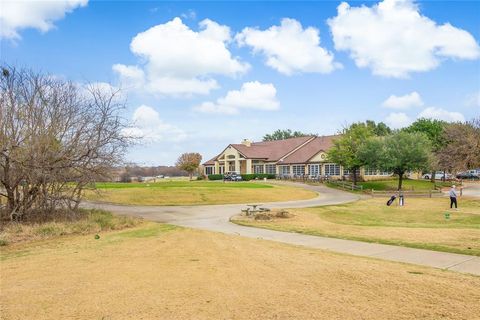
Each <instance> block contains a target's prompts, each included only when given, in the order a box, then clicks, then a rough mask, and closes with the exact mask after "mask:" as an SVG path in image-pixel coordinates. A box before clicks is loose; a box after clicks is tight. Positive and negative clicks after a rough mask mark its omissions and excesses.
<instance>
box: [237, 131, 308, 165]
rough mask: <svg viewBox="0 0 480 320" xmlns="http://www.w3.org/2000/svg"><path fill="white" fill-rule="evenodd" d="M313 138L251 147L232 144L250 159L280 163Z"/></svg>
mask: <svg viewBox="0 0 480 320" xmlns="http://www.w3.org/2000/svg"><path fill="white" fill-rule="evenodd" d="M311 139H313V136H306V137H298V138H290V139H285V140H276V141H262V142H253V143H252V144H251V145H250V147H247V146H246V145H244V144H232V147H234V148H235V149H237V150H238V151H239V152H240V153H241V154H243V155H244V156H245V157H247V158H250V159H264V160H266V161H278V160H280V158H281V157H283V156H285V155H286V154H288V153H290V152H292V151H293V150H295V149H296V148H298V147H299V146H301V145H302V144H304V143H305V142H307V141H308V140H311Z"/></svg>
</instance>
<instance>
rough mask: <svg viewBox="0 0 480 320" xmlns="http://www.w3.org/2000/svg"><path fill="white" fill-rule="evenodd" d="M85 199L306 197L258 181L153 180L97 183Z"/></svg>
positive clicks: (148, 201)
mask: <svg viewBox="0 0 480 320" xmlns="http://www.w3.org/2000/svg"><path fill="white" fill-rule="evenodd" d="M96 187H97V189H98V192H94V191H89V192H87V194H86V197H87V199H88V200H93V201H105V202H112V203H119V204H132V205H197V204H228V203H245V202H261V203H264V202H270V201H288V200H301V199H310V198H313V197H315V196H316V193H314V192H312V191H308V190H305V189H302V188H295V187H289V186H278V185H271V184H268V183H259V182H227V183H224V182H218V181H166V182H157V183H98V184H97V185H96Z"/></svg>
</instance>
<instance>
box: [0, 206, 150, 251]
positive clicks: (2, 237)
mask: <svg viewBox="0 0 480 320" xmlns="http://www.w3.org/2000/svg"><path fill="white" fill-rule="evenodd" d="M51 220H52V221H47V222H43V223H39V222H33V223H28V222H22V223H18V222H5V221H2V225H1V227H0V246H5V245H10V244H15V243H20V242H29V241H38V240H45V239H52V238H58V237H62V236H68V235H75V234H95V233H98V232H105V231H109V230H121V229H125V228H131V227H134V226H136V225H139V224H141V223H142V222H143V221H142V220H141V219H138V218H133V217H127V216H119V215H113V214H112V213H110V212H106V211H102V210H82V211H80V212H78V213H77V214H76V215H75V218H72V219H65V217H62V216H58V217H56V218H55V219H51Z"/></svg>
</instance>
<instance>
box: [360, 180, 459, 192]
mask: <svg viewBox="0 0 480 320" xmlns="http://www.w3.org/2000/svg"><path fill="white" fill-rule="evenodd" d="M452 184H455V182H449V181H446V182H442V181H436V182H434V183H432V182H431V181H430V180H410V179H405V180H403V182H402V189H403V190H417V191H428V190H434V189H435V187H436V186H437V187H438V186H440V187H450V186H451V185H452ZM358 185H359V186H363V189H364V190H371V189H374V190H397V188H398V180H397V179H391V180H379V181H365V182H358Z"/></svg>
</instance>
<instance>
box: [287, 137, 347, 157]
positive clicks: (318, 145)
mask: <svg viewBox="0 0 480 320" xmlns="http://www.w3.org/2000/svg"><path fill="white" fill-rule="evenodd" d="M336 137H338V136H323V137H316V138H315V139H313V140H311V141H309V142H308V143H307V144H305V145H304V146H302V147H301V148H300V149H298V150H297V151H295V152H294V153H292V154H291V155H289V156H288V157H286V158H285V159H284V160H283V161H282V163H285V164H291V163H306V162H308V160H310V159H311V158H312V157H313V156H315V155H316V154H317V153H319V152H320V151H327V150H328V149H330V148H331V147H332V146H333V140H334V139H335V138H336Z"/></svg>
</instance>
